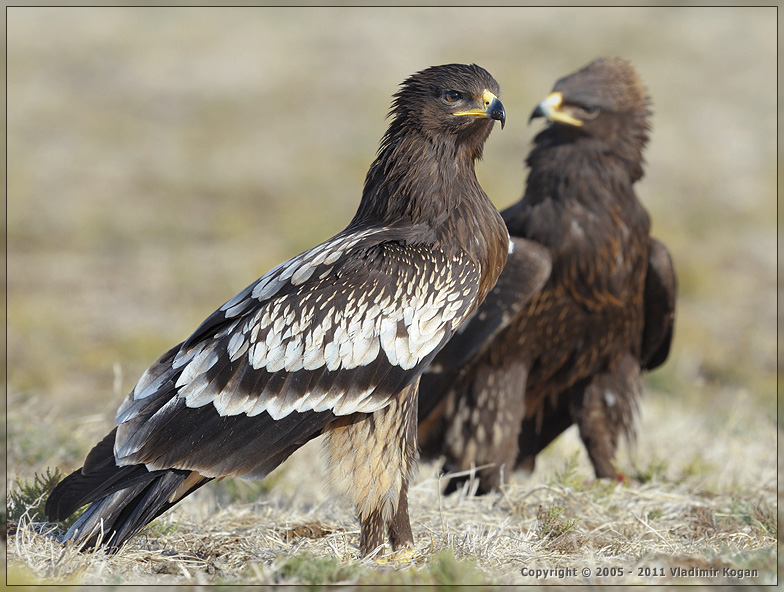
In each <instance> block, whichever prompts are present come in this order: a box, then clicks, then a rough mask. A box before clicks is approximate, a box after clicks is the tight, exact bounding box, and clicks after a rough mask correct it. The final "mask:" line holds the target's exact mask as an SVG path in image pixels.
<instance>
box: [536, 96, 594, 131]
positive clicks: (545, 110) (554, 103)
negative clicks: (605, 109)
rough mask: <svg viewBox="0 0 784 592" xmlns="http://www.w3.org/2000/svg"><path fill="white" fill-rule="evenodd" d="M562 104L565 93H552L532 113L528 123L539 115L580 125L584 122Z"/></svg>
mask: <svg viewBox="0 0 784 592" xmlns="http://www.w3.org/2000/svg"><path fill="white" fill-rule="evenodd" d="M562 106H563V95H562V94H561V93H560V92H557V91H556V92H554V93H550V94H549V95H547V98H546V99H545V100H544V101H542V102H541V103H539V104H538V105H537V106H536V109H534V112H533V113H531V117H529V118H528V123H531V121H532V120H534V119H536V118H537V117H546V118H547V119H549V120H550V121H557V122H558V123H565V124H566V125H573V126H576V127H580V126H581V125H582V124H583V122H582V121H580V120H579V119H575V118H574V117H572V116H571V115H569V114H568V113H567V112H566V111H565V110H563V109H562Z"/></svg>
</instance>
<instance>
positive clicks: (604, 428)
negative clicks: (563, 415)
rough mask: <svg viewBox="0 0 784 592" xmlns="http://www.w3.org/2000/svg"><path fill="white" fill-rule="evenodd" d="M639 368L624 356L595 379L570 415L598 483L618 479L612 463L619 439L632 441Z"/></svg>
mask: <svg viewBox="0 0 784 592" xmlns="http://www.w3.org/2000/svg"><path fill="white" fill-rule="evenodd" d="M641 390H642V386H641V383H640V366H639V363H638V362H636V361H635V358H634V357H632V356H631V355H628V354H627V355H625V356H624V357H623V358H622V359H621V361H620V362H619V363H618V365H617V367H616V368H615V369H614V370H613V371H611V372H607V373H604V374H598V375H596V376H595V377H594V378H593V379H592V380H591V382H590V384H588V386H587V387H586V388H585V392H584V394H583V397H582V399H581V400H576V401H575V408H573V409H572V415H573V416H574V418H575V422H576V423H577V425H578V427H579V429H580V437H581V438H582V441H583V443H584V444H585V448H586V450H587V451H588V456H589V457H590V458H591V463H592V464H593V468H594V472H595V473H596V477H597V478H599V479H617V478H618V477H619V474H618V473H617V472H616V470H615V466H614V465H613V460H614V458H615V451H616V449H617V447H618V441H619V439H620V436H622V435H626V436H627V437H628V438H629V439H631V438H632V437H633V425H634V412H635V409H636V407H637V401H638V400H639V398H640V393H641Z"/></svg>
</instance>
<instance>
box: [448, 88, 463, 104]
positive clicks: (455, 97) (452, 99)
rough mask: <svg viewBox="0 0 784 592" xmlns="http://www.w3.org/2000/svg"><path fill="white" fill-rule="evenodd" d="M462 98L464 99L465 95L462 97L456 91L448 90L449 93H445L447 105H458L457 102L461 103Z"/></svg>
mask: <svg viewBox="0 0 784 592" xmlns="http://www.w3.org/2000/svg"><path fill="white" fill-rule="evenodd" d="M462 98H463V95H461V94H460V93H459V92H457V91H456V90H448V91H446V92H445V93H444V100H445V101H446V102H447V103H456V102H457V101H459V100H460V99H462Z"/></svg>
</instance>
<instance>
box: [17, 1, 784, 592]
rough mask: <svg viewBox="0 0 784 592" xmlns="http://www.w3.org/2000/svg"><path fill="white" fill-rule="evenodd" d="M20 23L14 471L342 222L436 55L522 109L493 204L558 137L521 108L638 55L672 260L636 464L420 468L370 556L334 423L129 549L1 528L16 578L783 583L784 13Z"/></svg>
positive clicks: (74, 17)
mask: <svg viewBox="0 0 784 592" xmlns="http://www.w3.org/2000/svg"><path fill="white" fill-rule="evenodd" d="M7 18H8V28H7V31H8V33H7V42H8V87H7V112H8V136H7V150H8V154H7V162H8V170H7V190H8V201H7V245H8V253H7V368H6V370H7V377H6V378H7V380H6V384H7V401H6V418H7V423H6V427H7V434H6V436H7V446H8V450H7V457H6V461H7V473H8V487H9V488H10V490H11V491H17V490H18V489H19V486H20V483H21V482H23V481H25V480H30V479H32V478H33V476H34V475H35V474H36V473H38V474H41V473H42V472H44V471H45V470H46V468H47V467H59V468H60V469H61V470H62V471H64V472H67V471H71V470H73V469H75V468H77V467H78V466H80V464H81V461H82V460H83V459H84V455H85V454H86V452H87V451H88V450H89V448H90V446H91V445H92V444H94V443H95V442H96V441H97V440H98V438H100V437H101V436H102V435H103V434H105V433H106V431H107V430H109V429H110V428H111V425H112V421H113V416H114V412H115V410H116V408H117V406H118V405H119V403H120V401H121V400H122V397H123V396H124V394H125V393H126V392H127V391H128V390H129V389H130V388H132V386H133V384H134V383H135V381H136V380H137V379H138V377H139V376H140V375H141V373H142V372H143V371H144V369H145V368H146V367H147V366H148V365H149V364H150V363H151V362H152V361H153V360H154V359H155V358H156V357H157V356H158V355H159V354H160V353H162V352H163V351H165V350H166V349H168V348H169V347H170V346H171V345H172V344H174V343H177V342H178V341H180V340H182V339H184V338H185V337H187V335H188V334H189V333H190V331H192V330H193V329H194V328H195V327H196V326H197V325H198V323H199V322H200V321H201V320H202V319H203V318H205V317H206V316H207V315H208V314H209V313H210V312H212V310H214V309H215V308H216V307H218V306H219V305H220V304H222V303H223V302H224V301H225V300H227V299H228V298H230V297H231V296H233V295H234V294H235V293H236V292H238V291H239V290H240V289H242V288H244V287H245V286H246V285H247V284H249V283H250V282H251V281H253V280H254V279H255V278H257V277H258V276H260V275H261V274H262V273H264V272H265V271H267V270H268V269H270V268H271V267H273V266H274V265H276V264H277V263H279V262H281V261H283V260H284V259H286V258H288V257H291V256H293V255H295V254H297V253H299V252H301V251H303V250H305V249H306V248H308V247H310V246H312V245H314V244H316V243H317V242H319V241H321V240H324V239H326V238H328V237H330V236H332V235H333V234H335V233H336V232H338V231H339V230H341V229H342V228H343V227H344V226H345V224H346V223H347V222H348V220H349V219H350V218H351V216H352V215H353V212H354V209H355V207H356V205H357V203H358V200H359V196H360V193H361V187H362V181H363V179H364V174H365V172H366V170H367V167H368V165H369V164H370V162H371V161H372V159H373V156H374V154H375V150H376V148H377V145H378V141H379V139H380V137H381V135H382V134H383V132H384V129H385V120H384V115H385V114H386V112H387V110H388V107H389V102H390V97H391V94H392V93H393V92H394V91H395V89H396V87H397V85H398V84H399V83H400V82H401V81H402V80H403V79H404V78H405V77H406V76H408V75H409V74H411V73H413V72H415V71H417V70H420V69H422V68H424V67H427V66H430V65H434V64H438V63H448V62H468V63H470V62H476V63H478V64H480V65H482V66H483V67H485V68H487V69H488V70H489V71H490V72H491V73H493V75H494V76H495V77H496V79H497V80H498V81H499V82H500V84H501V88H502V94H501V98H502V100H503V102H504V105H505V106H506V110H507V114H508V120H507V125H506V128H505V129H504V130H503V131H501V130H500V129H496V130H495V131H494V132H493V134H492V136H491V137H490V139H489V141H488V144H487V147H486V150H485V157H484V161H483V162H482V163H480V164H479V165H478V168H477V173H478V176H479V180H480V182H481V183H482V185H483V187H484V188H485V190H486V191H487V192H488V194H489V195H490V196H491V197H492V198H493V200H494V202H495V203H496V205H497V206H498V207H499V208H503V207H506V206H507V205H509V204H510V203H512V202H513V201H515V200H517V199H518V198H519V196H520V195H521V193H522V187H523V184H524V180H525V171H524V169H523V165H522V163H523V159H524V157H525V155H526V154H527V152H528V150H529V148H530V141H531V138H532V137H533V135H534V134H535V133H536V131H537V130H538V129H539V126H538V125H537V124H532V125H530V126H528V125H527V124H526V122H527V120H528V115H529V114H530V112H531V110H532V109H533V107H534V106H535V104H536V103H537V102H538V101H539V100H540V99H541V98H542V97H544V96H545V95H546V94H547V93H548V91H549V89H550V88H551V87H552V85H553V83H554V81H555V80H556V79H557V78H559V77H560V76H562V75H564V74H567V73H569V72H571V71H573V70H575V69H576V68H578V67H580V66H582V65H584V64H585V63H587V62H588V61H590V60H591V59H593V58H594V57H596V56H599V55H620V56H622V57H625V58H627V59H630V60H631V61H632V62H633V63H634V64H635V66H636V67H637V69H638V70H639V72H640V73H641V75H642V77H643V79H644V80H645V81H646V83H647V85H648V88H649V90H650V94H651V97H652V100H653V108H654V116H653V125H654V127H653V132H652V139H651V144H650V147H649V150H648V151H647V153H646V161H647V163H646V176H645V178H644V179H643V180H642V181H641V182H640V183H639V195H640V197H641V199H642V200H643V202H644V204H645V205H646V207H647V208H648V210H649V212H650V213H651V217H652V220H653V232H654V234H655V235H656V236H658V237H660V238H661V239H663V240H664V242H665V243H667V245H668V246H669V248H670V250H671V252H672V254H673V258H674V260H675V263H676V267H677V271H678V280H679V301H678V319H677V324H676V336H675V343H674V346H673V350H672V353H671V356H670V359H669V360H668V362H667V364H666V365H665V366H664V367H663V368H662V369H660V370H657V371H656V372H654V373H652V374H651V375H650V376H648V377H646V395H645V398H644V402H643V405H642V408H641V411H640V421H639V436H638V439H637V442H636V445H635V446H633V447H624V448H623V449H622V451H621V454H620V456H619V459H618V468H619V469H620V470H621V471H622V472H623V473H624V474H625V475H627V480H626V482H624V483H620V484H617V483H605V482H596V481H595V480H593V479H592V477H591V471H590V467H589V464H588V461H587V459H586V457H585V454H584V451H583V450H582V448H581V445H580V443H579V438H578V437H577V435H576V434H575V433H574V432H573V431H570V432H568V433H567V434H565V435H564V436H563V437H562V438H560V439H559V440H558V441H557V442H555V443H554V444H553V445H552V446H551V447H550V448H548V449H547V450H546V451H545V453H544V454H543V456H542V458H541V462H539V464H538V466H537V469H536V471H535V472H534V473H533V474H532V475H531V476H525V475H522V474H514V475H511V476H510V479H509V484H508V485H507V487H506V488H505V489H504V491H503V493H502V494H497V495H493V496H485V497H475V496H472V495H471V492H470V491H464V492H461V493H459V494H455V495H452V496H450V497H442V496H439V495H438V493H437V492H438V488H439V481H438V479H437V477H436V465H434V464H424V465H422V466H421V467H420V469H419V472H418V477H417V480H416V482H415V484H414V486H413V488H412V494H411V516H412V522H413V524H414V530H415V538H416V550H415V552H414V553H413V554H411V555H410V556H408V557H387V558H384V559H385V560H383V561H374V560H360V559H359V558H358V554H357V545H358V539H359V536H358V535H359V533H358V525H357V523H356V521H355V520H354V517H353V515H352V511H351V509H350V508H349V507H348V506H347V505H346V504H345V503H344V502H342V501H340V500H336V499H335V498H333V497H332V496H330V495H329V492H327V491H326V490H325V489H324V488H323V487H321V486H320V485H319V479H318V478H317V477H318V476H319V475H320V474H321V472H322V464H321V462H320V454H319V444H318V442H314V443H311V444H310V445H308V446H307V447H305V448H303V449H302V450H300V451H299V452H298V453H297V454H295V456H294V457H292V458H291V459H290V460H289V461H287V462H286V463H285V464H284V465H283V466H282V467H281V468H280V469H279V470H278V471H276V473H274V474H273V475H271V476H270V477H268V478H267V479H266V480H264V481H262V482H261V483H246V482H227V481H224V482H221V483H218V484H216V485H215V486H214V487H206V488H204V489H203V490H200V491H199V492H198V493H197V494H195V495H194V496H192V499H190V498H189V500H188V501H186V502H184V503H183V504H181V505H180V506H178V507H176V508H175V509H174V510H173V511H172V512H170V513H168V514H167V515H165V516H164V517H162V518H161V519H159V520H158V521H156V522H155V523H154V524H153V525H152V526H151V527H150V529H149V530H148V531H146V532H145V534H143V535H142V536H140V537H138V538H136V539H135V540H134V541H132V543H131V544H130V545H129V546H128V547H126V549H125V550H123V551H122V552H121V553H120V554H118V555H116V556H113V557H105V556H103V555H100V554H88V555H80V554H78V553H75V552H74V551H73V550H71V549H67V548H63V546H62V545H60V544H59V543H58V542H57V540H56V534H57V532H56V531H53V529H54V526H53V525H48V524H45V523H40V522H32V523H31V522H30V521H29V520H27V517H23V518H22V520H21V522H19V523H18V524H15V525H14V529H15V530H12V531H11V532H10V534H9V536H8V539H7V542H6V545H7V554H8V572H7V573H8V577H9V581H13V582H19V583H24V582H26V583H34V582H39V581H43V582H46V583H64V582H69V583H95V584H97V583H102V584H121V583H122V584H151V583H171V584H180V585H183V586H187V585H193V584H200V583H247V584H251V583H344V584H346V585H358V584H363V583H398V584H405V583H408V584H418V583H419V584H426V583H430V584H453V583H474V584H494V585H495V584H511V583H519V584H532V583H548V584H556V585H560V584H564V585H570V584H586V583H596V584H620V583H628V584H650V585H657V584H662V585H671V584H746V583H758V584H772V583H776V580H777V553H776V551H777V538H778V520H779V518H778V514H777V508H778V503H777V502H778V497H777V485H778V465H777V462H778V454H777V453H778V442H779V436H780V428H779V423H778V417H777V398H776V396H777V388H778V374H777V370H778V359H777V338H778V334H777V321H778V317H777V288H778V285H777V239H778V217H777V204H776V191H777V164H778V163H777V160H776V153H777V152H776V151H777V135H776V131H777V119H776V116H777V85H776V84H777V83H776V81H777V78H776V50H777V45H776V42H777V39H776V13H775V9H774V8H622V9H618V8H613V9H610V8H604V9H601V8H460V9H458V8H443V9H438V8H432V9H422V8H416V9H414V8H411V9H400V8H397V9H391V8H390V9H369V8H365V9H360V8H353V9H352V8H345V9H339V8H323V9H295V8H290V9H283V8H281V9H269V8H266V9H262V8H232V9H208V8H147V9H144V8H34V7H30V8H9V9H8V12H7ZM303 475H307V476H308V478H307V479H306V480H303V479H302V476H303ZM537 570H539V571H537ZM572 570H574V571H572ZM583 570H586V571H583ZM673 570H674V571H673ZM690 570H691V571H690Z"/></svg>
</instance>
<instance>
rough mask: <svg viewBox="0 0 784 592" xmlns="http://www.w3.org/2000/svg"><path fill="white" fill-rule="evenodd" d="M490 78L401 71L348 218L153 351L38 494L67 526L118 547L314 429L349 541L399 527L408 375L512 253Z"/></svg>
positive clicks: (395, 533)
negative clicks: (492, 172) (484, 178)
mask: <svg viewBox="0 0 784 592" xmlns="http://www.w3.org/2000/svg"><path fill="white" fill-rule="evenodd" d="M497 94H498V84H497V83H496V81H495V80H494V79H493V77H492V76H491V75H490V74H489V73H488V72H486V71H485V70H484V69H482V68H480V67H479V66H476V65H470V66H469V65H461V64H451V65H445V66H438V67H432V68H428V69H426V70H423V71H421V72H419V73H417V74H414V75H413V76H411V77H410V78H409V79H408V80H406V81H405V82H404V83H403V84H402V85H401V87H400V89H399V91H398V92H397V94H396V95H395V98H394V101H393V104H392V109H391V112H390V118H391V122H390V124H389V128H388V129H387V132H386V134H385V135H384V137H383V139H382V141H381V146H380V149H379V152H378V156H377V158H376V160H375V162H374V163H373V164H372V165H371V167H370V170H369V172H368V174H367V177H366V179H365V186H364V191H363V194H362V199H361V202H360V204H359V208H358V210H357V213H356V215H355V216H354V219H353V220H352V221H351V223H350V224H349V225H348V227H347V228H346V229H345V230H344V231H343V232H341V233H340V234H338V235H336V236H335V237H333V238H331V239H329V240H327V241H326V242H324V243H322V244H320V245H318V246H316V247H314V248H312V249H310V250H309V251H306V252H305V253H302V254H301V255H298V256H296V257H294V258H293V259H290V260H289V261H286V262H285V263H282V264H281V265H279V266H278V267H276V268H275V269H273V270H272V271H270V272H268V273H267V274H266V275H264V276H262V277H261V278H260V279H258V280H257V281H255V282H254V283H253V284H251V285H250V286H248V287H247V288H246V289H244V290H243V291H242V292H240V293H239V294H238V295H236V296H235V297H234V298H232V299H231V300H229V301H228V302H226V303H225V304H224V305H223V306H221V307H220V308H219V309H218V310H217V311H215V312H214V313H213V314H212V315H210V316H209V317H208V318H207V319H206V320H205V321H204V322H203V323H202V324H201V326H200V327H199V328H198V329H196V331H195V332H194V333H193V334H192V335H191V336H190V337H188V338H187V339H186V340H185V341H184V342H183V343H180V344H179V345H176V346H175V347H173V348H172V349H171V350H169V351H168V352H166V353H165V354H163V355H162V356H161V357H160V358H159V359H158V361H157V362H155V364H153V365H152V366H151V367H150V368H149V369H148V370H147V371H146V372H145V373H144V375H143V376H142V377H141V379H140V380H139V382H138V383H137V384H136V386H135V387H134V389H133V391H132V392H131V393H130V394H129V395H128V396H127V398H126V399H125V401H124V402H123V403H122V405H121V406H120V409H119V410H118V411H117V417H116V424H117V425H116V427H115V428H114V430H112V432H111V433H110V434H109V435H107V436H106V437H105V438H104V439H103V440H102V441H101V442H100V443H98V444H97V445H96V446H95V447H94V448H93V449H92V451H91V452H90V453H89V454H88V455H87V459H86V460H85V462H84V466H83V467H82V468H81V469H79V470H77V471H76V472H74V473H73V474H71V475H69V476H68V477H66V478H65V479H64V480H63V481H62V482H61V483H60V484H59V485H58V486H57V488H56V489H55V490H54V491H53V493H52V494H51V496H50V497H49V499H48V500H47V503H46V513H47V515H48V517H49V518H50V519H51V520H61V519H63V518H65V517H66V516H68V515H69V514H71V513H72V512H74V511H75V510H77V509H78V508H80V507H82V506H83V505H85V504H90V506H89V507H88V508H87V510H86V511H85V512H84V513H83V514H82V515H81V517H80V518H79V519H78V520H77V521H76V522H75V523H74V525H73V526H72V527H71V529H70V530H69V531H68V532H67V533H66V536H65V539H66V540H69V539H72V540H74V541H76V542H77V544H79V545H82V546H85V547H88V546H96V545H100V546H104V547H106V548H108V549H109V550H116V549H117V548H119V547H120V546H121V545H122V544H123V543H125V542H126V541H127V540H128V539H129V538H130V537H132V536H133V535H134V534H135V533H136V532H138V531H139V529H141V528H142V527H143V526H144V525H146V524H147V523H149V522H150V521H151V520H153V519H154V518H155V517H157V516H159V515H160V514H161V513H163V512H165V511H166V510H167V509H168V508H170V507H172V506H173V505H174V504H176V503H178V502H179V501H180V500H182V499H183V498H184V497H185V496H187V495H189V494H190V493H192V492H193V491H195V490H196V489H198V488H199V487H201V486H202V485H204V484H205V483H207V482H209V481H210V480H212V479H216V478H221V477H228V476H232V477H245V478H249V479H263V478H264V477H265V476H266V475H267V474H269V472H270V471H272V470H273V469H274V468H275V467H277V466H278V465H280V464H281V463H282V462H283V461H284V460H285V459H286V458H287V457H288V456H289V455H290V454H291V453H292V452H294V451H295V450H296V449H297V448H299V447H300V446H302V445H303V444H305V443H306V442H308V441H309V440H311V439H313V438H315V437H317V436H319V435H322V434H323V435H325V449H326V452H327V456H328V458H329V464H330V469H331V478H332V480H333V481H334V482H335V484H336V485H337V488H338V489H339V490H340V491H341V492H342V493H344V494H346V495H347V496H348V498H349V499H350V500H351V501H352V502H353V504H354V506H355V507H356V511H357V514H358V516H359V521H360V525H361V535H360V550H361V553H362V554H368V553H371V552H373V551H374V550H377V549H378V548H379V547H382V546H383V544H384V540H385V535H386V534H388V536H389V540H390V542H391V544H392V547H393V548H394V549H398V548H400V547H403V546H409V545H411V544H412V543H413V536H412V532H411V526H410V523H409V517H408V501H407V491H408V482H409V478H410V476H411V473H412V468H413V467H414V464H415V462H416V458H417V450H416V418H417V387H418V383H419V376H420V374H421V372H422V371H423V370H424V368H425V367H426V366H427V365H428V364H429V363H430V361H431V360H432V358H433V356H435V354H436V352H438V350H439V349H440V348H441V347H443V345H444V344H445V343H446V342H447V341H448V340H449V338H450V337H451V336H452V334H453V333H454V332H455V331H456V330H457V328H458V327H459V326H460V324H461V323H462V322H463V321H464V320H465V319H466V317H468V316H469V315H470V314H471V313H472V312H473V310H474V309H475V308H476V307H477V306H478V305H479V303H480V302H481V301H482V300H483V299H484V297H485V296H486V294H487V293H488V292H489V291H490V289H491V288H492V287H493V285H494V284H495V282H496V280H497V278H498V276H499V274H500V273H501V269H502V268H503V266H504V264H505V262H506V258H507V254H508V251H509V244H510V243H509V235H508V233H507V230H506V227H505V226H504V223H503V220H502V219H501V217H500V216H499V214H498V212H497V211H496V210H495V208H494V207H493V205H492V203H491V202H490V200H489V198H488V197H487V195H486V194H485V193H484V191H483V190H482V188H481V187H480V186H479V183H478V181H477V179H476V175H475V172H474V163H475V161H476V160H477V159H478V158H480V157H481V155H482V149H483V146H484V143H485V140H486V139H487V137H488V136H489V134H490V131H491V130H492V128H493V124H494V123H495V121H500V122H501V125H502V126H503V124H504V121H505V117H506V115H505V112H504V107H503V105H502V104H501V102H500V101H499V100H498V98H497V96H496V95H497Z"/></svg>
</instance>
